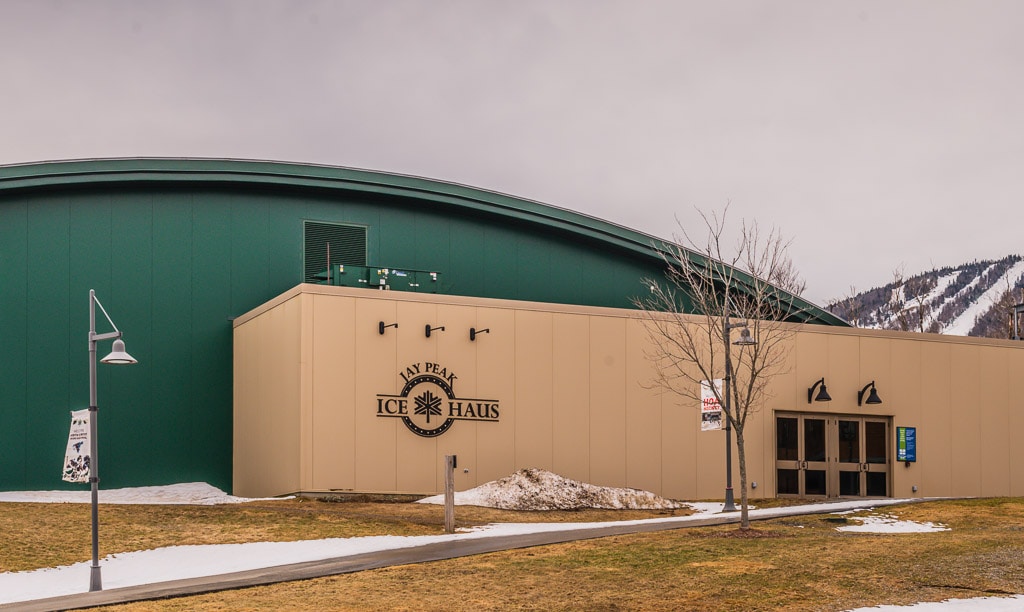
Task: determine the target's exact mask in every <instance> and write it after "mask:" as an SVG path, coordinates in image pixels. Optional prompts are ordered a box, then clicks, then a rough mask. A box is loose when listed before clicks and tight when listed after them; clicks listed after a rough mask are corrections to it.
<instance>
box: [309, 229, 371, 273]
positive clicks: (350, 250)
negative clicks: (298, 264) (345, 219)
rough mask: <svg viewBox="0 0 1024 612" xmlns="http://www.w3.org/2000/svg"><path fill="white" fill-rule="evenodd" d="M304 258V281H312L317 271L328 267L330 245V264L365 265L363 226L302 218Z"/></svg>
mask: <svg viewBox="0 0 1024 612" xmlns="http://www.w3.org/2000/svg"><path fill="white" fill-rule="evenodd" d="M303 225H304V228H303V229H304V237H305V258H304V261H303V273H304V278H303V281H304V282H307V283H315V282H317V281H318V280H320V278H318V277H317V275H318V274H320V273H322V272H324V271H326V270H327V251H328V245H330V258H331V264H351V265H353V266H365V265H366V227H365V226H362V225H344V224H341V223H319V222H316V221H305V222H303Z"/></svg>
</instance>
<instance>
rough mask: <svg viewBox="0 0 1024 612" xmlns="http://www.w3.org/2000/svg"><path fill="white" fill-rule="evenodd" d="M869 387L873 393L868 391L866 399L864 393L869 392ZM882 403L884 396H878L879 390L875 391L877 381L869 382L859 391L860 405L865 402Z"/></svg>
mask: <svg viewBox="0 0 1024 612" xmlns="http://www.w3.org/2000/svg"><path fill="white" fill-rule="evenodd" d="M868 389H871V393H868V398H867V399H866V400H865V399H864V394H865V393H867V390H868ZM881 403H882V398H880V397H878V391H875V381H871V382H869V383H868V384H866V385H864V388H863V389H861V390H860V391H858V392H857V405H858V406H861V405H863V404H881Z"/></svg>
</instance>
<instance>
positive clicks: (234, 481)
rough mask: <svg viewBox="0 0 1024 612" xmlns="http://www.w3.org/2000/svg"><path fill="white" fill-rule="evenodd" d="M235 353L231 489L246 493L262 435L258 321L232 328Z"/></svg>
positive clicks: (238, 493) (233, 360) (233, 359)
mask: <svg viewBox="0 0 1024 612" xmlns="http://www.w3.org/2000/svg"><path fill="white" fill-rule="evenodd" d="M232 335H233V342H234V347H233V351H234V355H233V358H232V368H233V370H234V376H233V380H232V397H233V403H234V407H233V416H232V439H233V444H232V457H231V492H232V494H234V495H243V493H242V492H243V491H248V490H249V489H250V488H252V486H253V483H252V482H251V479H252V476H253V474H255V472H254V471H253V470H250V469H249V468H248V466H249V461H250V455H251V454H252V453H253V451H254V445H253V444H252V442H251V441H252V440H255V439H256V437H257V436H259V435H260V431H259V429H260V427H259V425H258V423H256V411H257V408H258V404H257V402H256V397H257V394H258V393H259V392H260V387H259V384H258V382H259V381H258V379H257V375H258V372H257V371H256V364H257V363H258V362H259V333H258V331H257V329H256V324H255V323H254V322H252V323H251V324H247V325H243V326H241V327H236V328H235V329H234V330H233V333H232Z"/></svg>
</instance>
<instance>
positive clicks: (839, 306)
mask: <svg viewBox="0 0 1024 612" xmlns="http://www.w3.org/2000/svg"><path fill="white" fill-rule="evenodd" d="M825 310H828V311H829V312H831V313H832V314H834V315H836V316H839V317H841V318H842V319H844V320H845V321H846V322H847V323H849V324H850V325H852V326H854V327H864V324H865V323H870V320H867V321H866V320H865V319H866V314H865V308H864V302H863V301H862V300H861V298H860V297H859V294H858V293H857V287H856V286H854V285H850V291H849V293H847V294H846V295H844V296H843V297H841V298H838V299H835V300H832V301H831V302H829V303H828V304H827V305H826V306H825Z"/></svg>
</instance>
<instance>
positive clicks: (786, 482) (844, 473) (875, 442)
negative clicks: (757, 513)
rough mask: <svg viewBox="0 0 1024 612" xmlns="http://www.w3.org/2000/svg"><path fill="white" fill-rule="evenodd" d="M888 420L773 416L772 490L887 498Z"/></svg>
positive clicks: (791, 493)
mask: <svg viewBox="0 0 1024 612" xmlns="http://www.w3.org/2000/svg"><path fill="white" fill-rule="evenodd" d="M889 430H890V427H889V419H888V418H886V417H858V416H839V415H837V416H831V415H828V416H825V415H812V414H784V413H780V414H777V415H776V419H775V469H776V492H777V494H778V495H779V496H782V497H784V496H793V497H887V496H888V495H889V473H890V468H891V464H892V460H891V457H890V456H889V447H890V445H889V436H890V431H889Z"/></svg>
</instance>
